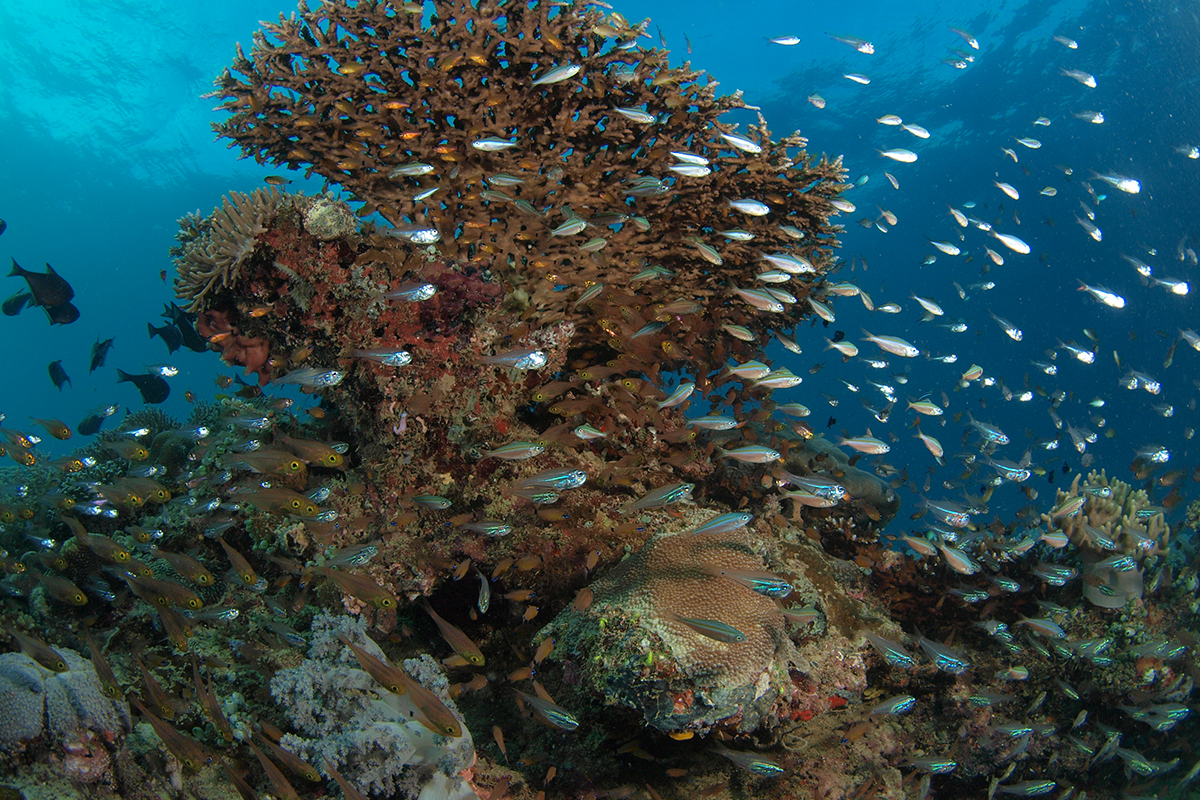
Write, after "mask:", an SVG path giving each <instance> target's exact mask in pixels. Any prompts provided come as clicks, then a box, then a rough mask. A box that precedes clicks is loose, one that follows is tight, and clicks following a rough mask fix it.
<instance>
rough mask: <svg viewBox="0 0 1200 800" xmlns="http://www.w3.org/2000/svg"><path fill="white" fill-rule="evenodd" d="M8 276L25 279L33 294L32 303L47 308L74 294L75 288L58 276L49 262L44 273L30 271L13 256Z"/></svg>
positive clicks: (62, 301) (66, 300)
mask: <svg viewBox="0 0 1200 800" xmlns="http://www.w3.org/2000/svg"><path fill="white" fill-rule="evenodd" d="M8 276H9V277H10V278H14V277H19V278H24V279H25V282H26V283H28V284H29V291H30V292H31V293H32V294H33V302H34V305H39V306H44V307H47V308H48V307H50V306H61V305H64V304H66V303H67V302H68V301H69V300H70V299H71V298H72V297H74V296H75V290H74V289H72V288H71V284H69V283H67V282H66V281H65V280H63V279H62V278H61V277H59V274H58V273H57V272H55V271H54V267H52V266H50V265H49V264H47V265H46V272H45V274H42V273H40V272H30V271H29V270H26V269H23V268H22V267H21V265H20V264H18V263H17V260H16V259H15V258H14V259H13V267H12V272H10V273H8Z"/></svg>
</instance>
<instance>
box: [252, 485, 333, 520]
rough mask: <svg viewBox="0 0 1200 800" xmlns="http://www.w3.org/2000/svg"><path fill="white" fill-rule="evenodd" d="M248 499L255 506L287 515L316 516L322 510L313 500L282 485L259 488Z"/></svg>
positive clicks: (273, 512)
mask: <svg viewBox="0 0 1200 800" xmlns="http://www.w3.org/2000/svg"><path fill="white" fill-rule="evenodd" d="M246 501H247V502H249V503H250V504H251V505H252V506H254V507H255V508H258V509H261V510H263V511H267V512H270V513H272V514H283V515H285V516H297V517H315V516H317V514H319V513H320V511H321V510H320V509H319V508H317V504H316V503H314V502H313V501H312V500H309V499H308V498H307V497H305V496H304V495H302V494H299V493H298V492H293V491H292V490H291V489H286V488H284V487H282V486H272V487H271V488H270V489H258V490H257V491H255V492H254V493H253V494H249V495H247V496H246Z"/></svg>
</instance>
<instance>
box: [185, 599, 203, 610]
mask: <svg viewBox="0 0 1200 800" xmlns="http://www.w3.org/2000/svg"><path fill="white" fill-rule="evenodd" d="M202 605H204V604H203V603H201V602H200V601H199V600H197V599H196V598H194V597H193V598H190V599H189V600H188V601H187V607H188V608H190V609H193V610H194V609H197V608H199V607H200V606H202Z"/></svg>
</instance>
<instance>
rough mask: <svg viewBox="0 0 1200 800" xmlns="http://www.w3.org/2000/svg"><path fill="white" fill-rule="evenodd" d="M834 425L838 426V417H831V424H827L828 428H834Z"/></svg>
mask: <svg viewBox="0 0 1200 800" xmlns="http://www.w3.org/2000/svg"><path fill="white" fill-rule="evenodd" d="M834 425H837V417H830V418H829V422H826V423H825V427H826V428H832V427H833V426H834Z"/></svg>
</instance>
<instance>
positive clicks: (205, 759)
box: [129, 696, 212, 770]
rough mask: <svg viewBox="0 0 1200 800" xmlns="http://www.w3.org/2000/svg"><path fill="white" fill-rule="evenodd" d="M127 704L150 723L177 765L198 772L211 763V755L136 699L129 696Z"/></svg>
mask: <svg viewBox="0 0 1200 800" xmlns="http://www.w3.org/2000/svg"><path fill="white" fill-rule="evenodd" d="M129 702H131V703H133V705H134V706H135V707H136V708H137V710H138V713H140V714H141V715H142V717H144V718H145V720H146V721H147V722H149V723H150V727H152V728H154V732H155V733H157V734H158V738H159V739H161V740H162V743H163V745H164V746H165V747H166V748H167V749H168V750H170V751H171V754H172V755H174V756H175V758H177V759H179V763H181V764H183V766H185V767H187V768H188V769H190V770H198V769H200V767H202V766H204V765H205V764H209V763H211V762H212V755H210V754H209V752H208V751H207V750H205V749H204V746H203V745H201V744H200V743H199V742H197V741H196V740H195V739H193V738H192V737H190V736H188V735H187V734H186V733H180V732H179V731H177V730H175V728H173V727H171V726H170V725H169V724H167V723H166V722H164V721H163V720H161V719H159V718H158V717H157V716H156V715H155V714H153V713H151V712H150V711H149V709H147V708H146V707H145V706H144V705H142V701H141V700H138V699H137V698H136V697H132V696H131V697H130V698H129Z"/></svg>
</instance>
